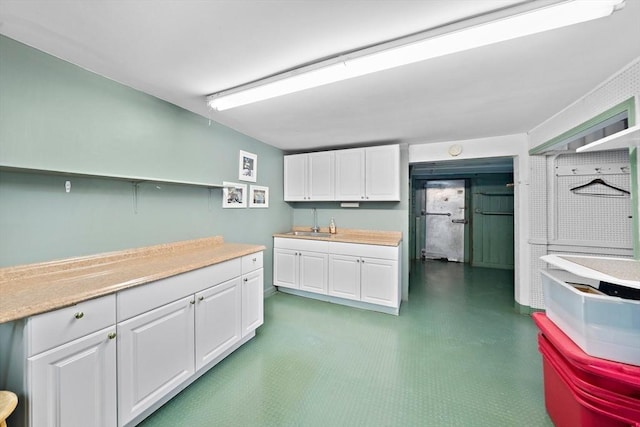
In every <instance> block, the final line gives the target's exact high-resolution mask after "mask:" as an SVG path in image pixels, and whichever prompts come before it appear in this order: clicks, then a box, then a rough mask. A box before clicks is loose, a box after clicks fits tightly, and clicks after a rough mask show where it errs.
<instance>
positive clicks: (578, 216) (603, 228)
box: [548, 150, 633, 249]
mask: <svg viewBox="0 0 640 427" xmlns="http://www.w3.org/2000/svg"><path fill="white" fill-rule="evenodd" d="M589 154H590V155H588V156H585V155H582V154H566V155H560V156H558V157H556V158H555V165H556V168H557V166H559V165H570V166H572V167H574V168H580V167H581V166H584V165H590V166H591V167H593V165H598V166H599V167H597V168H594V170H595V169H599V170H603V171H604V170H608V169H609V168H607V167H606V166H607V165H611V164H614V165H620V164H623V165H629V155H628V151H626V150H622V151H609V152H605V151H603V152H595V153H589ZM618 169H620V171H617V172H614V173H593V174H592V175H575V176H572V175H558V174H556V176H555V177H554V185H555V188H554V189H553V191H552V192H550V193H549V196H550V197H552V198H553V199H552V200H549V201H548V203H549V204H550V205H551V206H553V207H554V210H553V220H552V223H553V226H554V227H553V228H554V229H553V232H552V233H551V235H550V237H551V239H552V241H563V242H581V244H582V245H589V246H598V247H614V248H628V249H631V248H633V242H632V237H631V236H632V219H631V197H630V195H629V194H624V193H622V192H620V191H616V190H614V189H611V188H608V187H606V186H604V185H602V184H596V185H594V186H593V187H588V188H584V189H580V190H577V191H571V189H572V188H575V187H578V186H581V185H584V184H588V183H589V182H591V181H592V180H594V179H602V180H603V181H604V182H606V183H608V184H610V185H612V186H615V187H617V188H621V189H623V190H625V191H627V192H630V189H631V178H630V174H629V173H628V172H627V173H623V168H618ZM556 170H557V169H556Z"/></svg>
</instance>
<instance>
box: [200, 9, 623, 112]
mask: <svg viewBox="0 0 640 427" xmlns="http://www.w3.org/2000/svg"><path fill="white" fill-rule="evenodd" d="M623 5H624V0H570V1H565V2H561V3H556V4H553V5H550V6H547V7H543V8H539V9H534V10H531V11H527V12H523V13H519V14H515V15H511V16H507V17H505V18H502V19H498V20H494V21H490V22H487V23H483V24H479V25H475V26H471V27H467V28H463V29H461V30H458V31H452V32H449V33H445V34H441V35H438V36H435V37H430V38H426V39H421V40H417V41H413V42H410V43H407V44H403V45H400V46H394V47H392V48H388V49H383V50H379V51H376V52H373V53H367V54H362V53H361V54H360V55H358V52H356V53H353V54H349V55H348V56H346V57H344V58H338V59H337V60H334V62H333V63H329V64H328V65H326V66H322V64H317V65H316V66H315V67H314V66H310V67H306V68H304V69H298V70H294V71H292V72H290V73H285V74H282V75H279V76H275V77H274V78H271V79H268V80H266V81H262V82H258V83H256V84H255V85H252V86H248V87H245V88H242V87H241V88H238V89H233V90H230V91H226V92H221V93H218V94H213V95H210V96H208V97H207V99H208V104H209V106H210V107H211V108H213V109H215V110H218V111H222V110H227V109H230V108H234V107H239V106H241V105H246V104H251V103H254V102H258V101H262V100H265V99H270V98H275V97H278V96H282V95H287V94H290V93H293V92H299V91H303V90H305V89H310V88H313V87H318V86H323V85H326V84H329V83H334V82H337V81H341V80H347V79H350V78H354V77H359V76H363V75H366V74H371V73H375V72H378V71H383V70H388V69H391V68H395V67H399V66H402V65H407V64H412V63H415V62H420V61H424V60H427V59H432V58H437V57H440V56H445V55H449V54H452V53H456V52H462V51H465V50H469V49H474V48H477V47H481V46H487V45H491V44H494V43H499V42H502V41H506V40H511V39H515V38H518V37H524V36H528V35H531V34H536V33H541V32H543V31H548V30H553V29H556V28H560V27H565V26H569V25H574V24H578V23H581V22H585V21H590V20H593V19H598V18H602V17H605V16H608V15H611V14H612V13H613V12H614V11H615V10H617V9H620V8H621V7H622V6H623ZM368 51H369V50H368ZM336 61H337V62H336Z"/></svg>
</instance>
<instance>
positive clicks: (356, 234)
mask: <svg viewBox="0 0 640 427" xmlns="http://www.w3.org/2000/svg"><path fill="white" fill-rule="evenodd" d="M310 230H311V226H296V227H293V229H292V231H310ZM337 231H338V232H337V233H336V234H332V235H331V236H326V237H321V236H295V235H293V234H290V232H285V233H275V234H274V235H273V237H284V238H287V239H307V240H323V241H329V242H342V243H360V244H365V245H381V246H398V245H399V244H400V242H401V241H402V232H400V231H376V230H356V229H347V228H344V229H340V228H339V229H338V230H337ZM320 232H321V233H328V232H329V228H327V227H322V228H321V229H320Z"/></svg>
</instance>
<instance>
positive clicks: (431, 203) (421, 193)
mask: <svg viewBox="0 0 640 427" xmlns="http://www.w3.org/2000/svg"><path fill="white" fill-rule="evenodd" d="M410 175H411V185H412V200H411V202H412V207H413V209H412V213H413V215H412V216H413V218H412V219H411V222H410V245H411V257H412V259H440V260H443V261H445V260H446V261H455V262H464V263H468V264H471V265H472V266H475V267H489V268H499V269H509V270H513V269H514V268H515V266H514V192H513V158H510V157H509V158H491V159H468V160H460V161H446V162H434V163H425V164H414V165H411V173H410ZM430 195H431V196H430ZM454 248H455V249H454Z"/></svg>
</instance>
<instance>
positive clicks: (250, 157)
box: [238, 150, 258, 182]
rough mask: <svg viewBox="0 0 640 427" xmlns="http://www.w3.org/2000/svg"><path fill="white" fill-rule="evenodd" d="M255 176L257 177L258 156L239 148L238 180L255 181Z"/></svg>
mask: <svg viewBox="0 0 640 427" xmlns="http://www.w3.org/2000/svg"><path fill="white" fill-rule="evenodd" d="M256 178H258V156H256V155H255V154H253V153H248V152H246V151H242V150H240V162H239V165H238V179H239V180H240V181H251V182H256Z"/></svg>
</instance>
